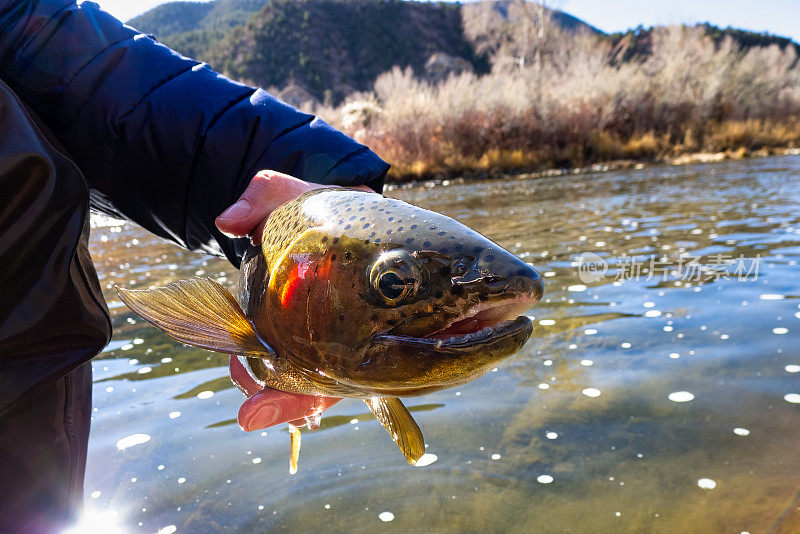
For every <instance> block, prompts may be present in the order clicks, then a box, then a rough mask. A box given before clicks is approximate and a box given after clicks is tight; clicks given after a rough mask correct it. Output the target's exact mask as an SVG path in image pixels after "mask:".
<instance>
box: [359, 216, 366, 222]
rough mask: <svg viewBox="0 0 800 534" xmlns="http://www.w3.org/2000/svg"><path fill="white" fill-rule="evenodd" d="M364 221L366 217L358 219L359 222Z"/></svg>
mask: <svg viewBox="0 0 800 534" xmlns="http://www.w3.org/2000/svg"><path fill="white" fill-rule="evenodd" d="M366 220H367V218H366V217H361V218H360V219H359V221H366Z"/></svg>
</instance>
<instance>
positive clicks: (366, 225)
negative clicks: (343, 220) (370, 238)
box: [362, 223, 375, 235]
mask: <svg viewBox="0 0 800 534" xmlns="http://www.w3.org/2000/svg"><path fill="white" fill-rule="evenodd" d="M362 228H369V223H364V226H362ZM370 235H375V232H372V233H371V234H370Z"/></svg>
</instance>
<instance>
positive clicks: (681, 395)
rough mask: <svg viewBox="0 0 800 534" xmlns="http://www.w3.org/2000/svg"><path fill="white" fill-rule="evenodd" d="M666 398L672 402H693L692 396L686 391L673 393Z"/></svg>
mask: <svg viewBox="0 0 800 534" xmlns="http://www.w3.org/2000/svg"><path fill="white" fill-rule="evenodd" d="M667 398H668V399H669V400H671V401H672V402H689V401H691V400H694V395H693V394H692V393H689V392H688V391H674V392H672V393H670V394H669V395H668V397H667Z"/></svg>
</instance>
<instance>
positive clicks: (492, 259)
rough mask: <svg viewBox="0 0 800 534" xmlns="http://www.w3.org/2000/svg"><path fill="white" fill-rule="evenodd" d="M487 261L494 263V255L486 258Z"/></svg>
mask: <svg viewBox="0 0 800 534" xmlns="http://www.w3.org/2000/svg"><path fill="white" fill-rule="evenodd" d="M486 261H494V254H489V255H488V256H486Z"/></svg>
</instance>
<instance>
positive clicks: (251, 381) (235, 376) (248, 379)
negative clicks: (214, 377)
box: [228, 356, 264, 397]
mask: <svg viewBox="0 0 800 534" xmlns="http://www.w3.org/2000/svg"><path fill="white" fill-rule="evenodd" d="M228 371H229V372H230V374H231V381H232V382H233V384H234V385H235V386H236V387H237V388H239V391H241V392H242V393H244V394H245V395H247V396H248V397H252V396H253V395H255V394H256V393H258V392H259V391H261V390H262V389H263V388H264V386H263V384H259V383H258V382H256V379H255V378H253V375H251V374H250V373H248V372H247V370H246V369H245V368H244V365H242V362H241V360H239V357H238V356H231V357H230V359H229V360H228Z"/></svg>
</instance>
